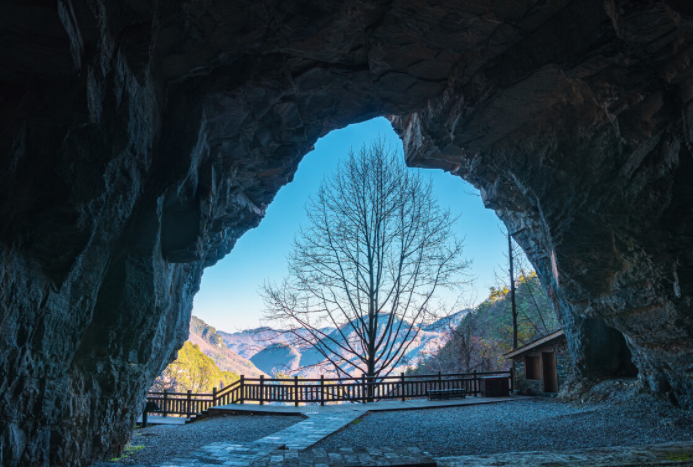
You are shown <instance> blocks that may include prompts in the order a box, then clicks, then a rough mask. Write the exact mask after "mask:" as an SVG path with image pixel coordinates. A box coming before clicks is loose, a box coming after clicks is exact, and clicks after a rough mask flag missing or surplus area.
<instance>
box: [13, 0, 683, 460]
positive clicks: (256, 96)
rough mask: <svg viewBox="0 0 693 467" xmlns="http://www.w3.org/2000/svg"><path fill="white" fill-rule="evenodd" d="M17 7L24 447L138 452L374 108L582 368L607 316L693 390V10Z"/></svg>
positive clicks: (671, 383)
mask: <svg viewBox="0 0 693 467" xmlns="http://www.w3.org/2000/svg"><path fill="white" fill-rule="evenodd" d="M0 22H1V24H2V29H0V31H1V32H0V38H2V44H3V46H2V47H0V57H1V58H0V81H1V83H2V86H0V106H1V108H2V112H1V113H0V121H1V125H0V154H2V156H1V157H0V258H1V259H0V310H1V314H0V326H1V329H0V331H1V332H0V336H1V337H0V339H1V340H0V394H1V399H0V417H1V419H2V424H1V425H0V446H1V447H0V459H2V463H3V465H6V466H13V467H14V466H19V465H37V466H38V465H70V466H80V465H88V464H89V463H90V462H92V461H94V460H99V459H107V458H109V457H113V456H114V455H115V454H117V453H118V452H119V451H120V450H121V449H122V447H123V445H124V444H125V443H126V441H127V440H128V437H129V435H130V431H131V429H132V426H133V424H134V420H135V418H136V416H137V414H138V413H140V411H141V409H142V407H143V404H144V396H145V394H146V391H147V389H148V388H149V386H150V384H151V382H152V381H153V379H154V378H155V377H156V375H158V374H159V373H160V372H161V370H162V369H163V368H164V366H165V365H166V364H167V363H168V362H169V361H170V360H171V359H172V357H173V356H174V355H175V352H176V349H177V348H179V347H180V346H181V345H182V344H183V342H184V340H185V338H186V334H187V326H188V322H189V320H190V311H191V306H192V298H193V296H194V294H195V293H196V292H197V290H198V288H199V283H200V278H201V275H202V272H203V270H204V269H205V268H206V267H209V266H212V265H214V264H215V262H216V261H218V260H219V259H220V258H222V257H223V256H224V255H226V254H227V253H228V252H229V251H230V250H231V249H232V248H233V246H234V243H235V241H236V240H237V239H238V238H239V237H240V235H242V234H243V232H245V231H247V230H248V229H249V228H251V227H254V226H256V225H257V224H258V223H259V222H260V220H261V219H262V216H263V213H264V209H265V207H266V206H267V205H268V204H269V203H271V202H272V199H273V197H274V195H275V193H276V192H277V190H278V189H279V188H280V187H281V186H283V185H285V184H286V183H289V182H290V181H291V180H292V176H293V173H294V172H295V171H296V167H297V164H298V162H299V161H300V159H301V157H302V156H303V155H305V154H306V153H307V152H308V151H309V150H310V148H311V147H312V145H313V144H314V143H315V142H316V141H317V139H318V138H320V137H321V136H323V135H325V134H327V133H328V132H330V131H331V130H333V129H337V128H342V127H344V126H346V125H348V124H350V123H355V122H360V121H364V120H366V119H370V118H373V117H376V116H386V117H387V118H388V119H389V120H390V122H391V123H392V125H393V127H394V128H395V130H396V131H397V132H398V134H399V136H400V138H401V139H402V141H403V144H404V151H405V158H406V162H407V163H408V164H409V165H410V166H416V167H427V168H433V169H442V170H447V171H450V172H451V173H453V174H455V175H458V176H459V177H462V178H463V179H465V180H467V181H469V182H470V183H472V184H473V185H474V186H475V187H476V188H477V189H479V190H480V193H481V196H482V199H483V201H484V203H485V206H486V207H488V208H489V209H493V210H494V211H495V213H496V214H497V215H498V217H499V218H500V219H501V220H502V221H503V223H504V224H505V225H506V226H507V227H508V229H509V230H510V231H511V232H514V238H515V240H516V241H517V242H518V243H519V244H520V246H521V247H522V248H523V249H524V251H525V252H526V253H527V256H528V258H529V259H530V261H531V262H532V264H533V265H534V267H535V269H536V270H537V272H538V275H539V277H540V279H541V281H542V285H543V286H544V288H545V290H546V291H547V293H548V294H549V296H550V297H551V300H552V302H553V304H554V307H555V310H556V312H557V313H559V315H560V319H561V321H562V322H563V325H564V329H565V332H566V337H567V340H568V345H569V348H570V351H571V354H572V356H573V360H574V364H575V372H576V375H577V377H578V378H585V379H589V378H592V376H594V375H595V374H597V375H599V373H600V372H602V370H603V368H600V367H599V365H601V364H600V363H598V362H595V359H593V358H591V357H590V355H592V351H591V350H590V349H591V347H590V346H591V345H592V344H593V343H594V342H595V340H594V339H592V338H591V335H592V333H593V332H594V331H595V327H599V328H601V327H602V326H606V327H608V328H610V329H612V330H613V332H617V333H618V334H619V335H620V336H622V337H623V341H624V342H625V343H626V344H627V346H626V347H627V349H628V351H629V352H630V353H631V356H632V362H633V364H634V365H635V366H636V367H637V372H638V378H639V381H640V382H641V384H642V385H643V387H645V388H648V389H649V390H651V391H653V392H655V393H658V394H663V395H666V396H667V397H669V398H670V399H672V400H675V401H676V403H677V404H679V405H680V406H682V407H686V408H689V409H691V408H693V358H692V357H693V339H692V336H693V302H692V300H693V248H691V245H692V242H693V209H692V206H693V185H692V184H691V183H690V180H691V179H693V142H692V140H693V65H692V63H693V37H692V34H693V7H692V6H691V3H690V2H686V1H684V0H552V1H538V0H525V1H519V2H518V1H506V0H501V1H498V2H490V3H489V2H486V1H481V0H470V1H465V2H456V1H447V0H433V1H420V0H395V1H374V2H363V1H360V0H346V1H344V2H324V1H319V0H291V1H277V0H268V1H266V2H252V1H245V0H239V1H233V2H216V1H214V0H196V1H189V0H168V1H165V2H154V1H151V0H90V1H88V2H87V1H80V0H30V1H24V0H22V1H20V0H11V1H7V2H3V3H2V5H0ZM595 323H602V324H595ZM602 330H603V329H602ZM608 332H611V331H608ZM619 342H620V341H619ZM595 365H596V366H595Z"/></svg>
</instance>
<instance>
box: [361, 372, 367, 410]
mask: <svg viewBox="0 0 693 467" xmlns="http://www.w3.org/2000/svg"><path fill="white" fill-rule="evenodd" d="M361 397H362V399H363V403H364V404H365V403H366V373H362V374H361Z"/></svg>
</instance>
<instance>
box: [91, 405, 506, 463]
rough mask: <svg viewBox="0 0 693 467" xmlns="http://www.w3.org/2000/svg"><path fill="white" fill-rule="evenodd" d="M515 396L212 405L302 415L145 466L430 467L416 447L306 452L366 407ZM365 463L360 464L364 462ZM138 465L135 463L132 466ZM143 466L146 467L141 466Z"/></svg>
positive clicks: (226, 409) (232, 410)
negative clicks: (272, 429)
mask: <svg viewBox="0 0 693 467" xmlns="http://www.w3.org/2000/svg"><path fill="white" fill-rule="evenodd" d="M514 399H516V398H513V397H507V398H482V397H472V398H468V399H459V400H451V401H422V400H418V401H417V400H415V401H407V402H401V401H391V402H376V403H370V404H340V405H330V406H315V405H312V406H299V407H292V406H278V405H274V406H272V405H266V406H259V405H251V404H232V405H229V406H220V407H215V408H214V409H211V410H210V414H214V413H215V412H216V413H226V414H228V413H274V414H278V413H281V414H300V415H303V416H304V417H306V419H305V420H302V421H300V422H298V423H296V424H294V425H291V426H290V427H288V428H285V429H283V430H281V431H278V432H276V433H274V434H272V435H270V436H266V437H264V438H261V439H259V440H257V441H253V442H251V443H239V442H234V441H228V442H218V443H212V444H209V445H207V446H203V447H201V448H199V449H197V450H195V451H193V452H191V453H190V454H188V455H186V456H181V457H177V458H173V459H170V460H168V461H166V462H163V463H160V464H155V465H150V466H146V467H155V466H156V467H211V466H239V467H249V466H253V467H256V466H257V467H269V466H277V467H284V466H289V465H294V464H295V465H296V466H299V465H300V467H328V466H330V467H349V466H355V465H373V466H376V465H377V466H400V465H401V466H418V465H421V466H428V465H435V463H433V464H431V463H430V462H432V461H431V460H430V458H429V457H427V454H426V453H423V452H421V451H419V450H418V449H416V448H413V449H414V450H413V451H412V450H411V449H407V450H405V451H402V450H401V449H390V448H386V447H383V448H380V449H367V450H360V451H358V452H356V451H353V450H351V449H350V448H344V449H342V450H340V451H339V452H331V453H329V452H325V451H324V450H321V449H313V450H310V451H308V448H310V447H311V446H312V445H314V444H315V443H317V442H318V441H320V440H321V439H323V438H325V437H327V436H329V435H331V434H332V433H334V432H336V431H338V430H340V429H342V428H344V427H345V426H347V425H348V424H349V423H351V422H353V421H354V420H356V419H358V418H360V417H361V416H363V415H364V414H365V413H366V412H370V411H389V410H415V409H421V408H439V407H446V406H459V405H475V404H489V403H498V402H507V401H511V400H514ZM366 460H367V462H368V463H367V464H361V463H359V462H362V461H364V462H365V461H366ZM117 465H121V464H111V463H107V464H98V465H97V466H95V467H101V466H103V467H105V466H117ZM131 467H137V466H134V465H133V466H131ZM143 467H144V466H143Z"/></svg>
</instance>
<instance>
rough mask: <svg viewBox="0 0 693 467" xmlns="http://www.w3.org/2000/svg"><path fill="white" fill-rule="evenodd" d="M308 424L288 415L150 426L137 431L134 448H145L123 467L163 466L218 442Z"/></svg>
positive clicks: (247, 439) (248, 438) (243, 439)
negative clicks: (295, 424) (158, 464)
mask: <svg viewBox="0 0 693 467" xmlns="http://www.w3.org/2000/svg"><path fill="white" fill-rule="evenodd" d="M301 420H305V419H304V418H303V417H300V416H287V415H255V416H253V415H234V416H218V417H213V418H207V419H205V420H199V421H197V422H194V423H190V424H188V425H158V426H148V427H147V428H141V429H138V430H136V431H135V434H134V435H133V437H132V439H131V440H130V444H131V445H132V446H141V445H144V446H145V448H144V449H139V450H135V451H133V452H132V453H130V454H129V455H128V456H127V457H125V458H123V459H121V460H120V462H121V463H123V464H147V463H156V462H163V461H165V460H168V459H170V458H172V457H177V456H185V455H186V454H188V453H189V452H191V451H193V450H195V449H196V448H198V447H200V446H205V445H207V444H211V443H215V442H218V441H238V442H251V441H255V440H257V439H260V438H264V437H265V436H269V435H271V434H272V433H276V432H277V431H279V430H283V429H284V428H287V427H289V426H291V425H293V424H294V423H297V422H300V421H301Z"/></svg>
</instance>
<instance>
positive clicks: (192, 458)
mask: <svg viewBox="0 0 693 467" xmlns="http://www.w3.org/2000/svg"><path fill="white" fill-rule="evenodd" d="M366 412H367V410H366V408H365V407H363V408H362V407H361V406H358V408H353V407H352V408H351V409H350V410H341V411H331V412H327V413H325V412H323V413H316V414H309V415H308V416H307V418H306V419H305V420H303V421H300V422H298V423H296V424H294V425H291V426H290V427H288V428H285V429H283V430H281V431H278V432H276V433H274V434H272V435H270V436H265V437H264V438H261V439H259V440H257V441H253V442H252V443H237V442H233V441H230V442H220V443H213V444H209V445H207V446H203V447H202V448H200V449H199V450H197V451H195V452H192V453H190V455H188V456H185V457H178V458H175V459H171V460H170V461H168V462H164V463H162V464H160V467H202V466H212V465H214V466H219V465H225V466H250V465H251V464H254V463H257V462H259V461H261V460H262V459H274V460H273V461H272V462H280V461H282V462H283V452H285V451H294V452H297V451H299V450H304V449H306V448H308V447H310V446H312V445H313V444H315V443H317V442H318V441H320V440H321V439H323V438H325V437H326V436H329V435H331V434H332V433H334V432H335V431H337V430H339V429H341V428H343V427H345V426H346V425H348V424H349V423H351V422H353V421H354V420H356V419H357V418H359V417H361V416H362V415H363V414H365V413H366ZM275 451H276V452H279V455H277V454H276V452H275ZM280 458H281V459H280ZM268 462H269V461H268ZM275 465H279V464H275ZM302 465H303V464H302Z"/></svg>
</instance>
